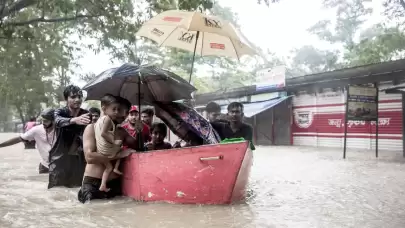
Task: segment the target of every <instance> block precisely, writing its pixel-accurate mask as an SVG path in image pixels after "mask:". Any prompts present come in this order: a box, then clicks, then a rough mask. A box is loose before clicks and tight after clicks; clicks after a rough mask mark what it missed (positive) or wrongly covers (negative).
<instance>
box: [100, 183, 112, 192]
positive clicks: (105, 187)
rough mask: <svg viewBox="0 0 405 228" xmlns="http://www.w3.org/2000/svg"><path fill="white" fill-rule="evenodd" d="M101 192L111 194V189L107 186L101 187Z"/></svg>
mask: <svg viewBox="0 0 405 228" xmlns="http://www.w3.org/2000/svg"><path fill="white" fill-rule="evenodd" d="M99 190H100V191H101V192H109V191H110V189H109V188H107V186H103V185H101V186H100V188H99Z"/></svg>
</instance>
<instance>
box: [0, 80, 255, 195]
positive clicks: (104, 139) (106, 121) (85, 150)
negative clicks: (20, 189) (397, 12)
mask: <svg viewBox="0 0 405 228" xmlns="http://www.w3.org/2000/svg"><path fill="white" fill-rule="evenodd" d="M63 96H64V98H65V100H66V106H65V107H62V108H58V109H55V110H54V109H46V110H44V111H43V112H42V113H41V114H40V116H41V119H42V124H41V125H37V126H34V127H32V128H31V129H29V130H28V131H26V132H24V133H23V134H21V135H20V136H19V137H14V138H11V139H9V140H7V141H5V142H3V143H0V147H6V146H10V145H14V144H17V143H19V142H26V141H35V142H36V146H37V150H38V151H39V154H40V157H41V161H40V164H39V173H49V183H48V188H52V187H56V186H65V187H78V186H81V188H80V190H79V192H78V200H79V201H80V202H82V203H85V202H88V201H90V200H93V199H102V198H111V197H114V196H117V195H120V194H121V178H120V176H121V174H122V173H121V172H120V170H119V165H120V159H121V158H124V157H126V156H128V155H129V154H131V153H133V152H136V151H138V152H139V151H143V152H144V151H150V150H165V149H171V148H173V147H181V144H180V143H175V144H174V145H171V144H170V143H169V142H166V141H165V138H166V136H167V132H168V128H167V126H166V124H164V123H161V122H156V123H153V122H152V120H153V116H154V111H153V109H144V110H142V113H141V115H140V113H139V111H140V110H138V108H137V107H136V106H133V105H131V103H130V102H129V101H128V100H126V99H124V98H122V97H117V96H113V95H109V94H106V95H105V96H104V97H103V98H102V99H101V110H100V109H97V108H90V109H89V110H88V111H87V110H84V109H82V108H81V105H82V101H83V94H82V91H81V89H80V88H79V87H77V86H74V85H70V86H68V87H66V88H65V90H64V92H63ZM187 108H188V109H190V110H192V108H191V107H187ZM206 112H207V115H208V121H209V123H210V125H211V126H212V128H213V129H214V130H215V132H216V133H217V134H218V135H219V137H220V138H221V139H226V138H244V139H245V140H249V141H252V136H253V133H252V127H251V126H250V125H248V124H245V123H243V104H241V103H238V102H234V103H231V104H230V105H228V114H226V115H222V114H221V107H220V106H219V105H218V104H217V103H215V102H210V103H209V104H208V105H207V106H206ZM140 117H141V118H140ZM169 127H170V125H169ZM186 141H187V140H186ZM187 142H188V144H186V145H183V146H191V145H194V146H195V145H199V141H198V142H197V143H192V142H189V141H187Z"/></svg>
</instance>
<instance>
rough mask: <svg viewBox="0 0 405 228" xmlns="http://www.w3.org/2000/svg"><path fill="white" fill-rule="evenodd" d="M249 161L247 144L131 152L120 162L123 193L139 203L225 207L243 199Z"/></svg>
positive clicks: (250, 157) (250, 155) (251, 156)
mask: <svg viewBox="0 0 405 228" xmlns="http://www.w3.org/2000/svg"><path fill="white" fill-rule="evenodd" d="M252 159H253V155H252V151H251V150H250V149H249V143H248V142H240V143H229V144H215V145H206V146H200V147H190V148H179V149H172V150H165V151H153V152H148V153H134V154H132V155H130V156H129V157H127V158H126V159H124V161H123V173H124V175H123V186H122V189H123V194H124V195H125V196H128V197H131V198H133V199H135V200H140V201H165V202H171V203H187V204H229V203H232V202H235V201H239V200H243V199H244V197H245V192H246V186H247V183H248V178H249V173H250V168H251V165H252Z"/></svg>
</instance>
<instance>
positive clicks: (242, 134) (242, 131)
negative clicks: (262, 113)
mask: <svg viewBox="0 0 405 228" xmlns="http://www.w3.org/2000/svg"><path fill="white" fill-rule="evenodd" d="M232 138H244V139H245V140H249V141H251V142H252V141H253V129H252V126H250V125H249V124H245V123H242V126H241V127H240V128H239V129H238V130H237V131H235V132H234V131H232Z"/></svg>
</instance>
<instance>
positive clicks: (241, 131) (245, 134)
mask: <svg viewBox="0 0 405 228" xmlns="http://www.w3.org/2000/svg"><path fill="white" fill-rule="evenodd" d="M228 118H229V121H230V127H231V130H232V138H244V139H245V140H249V141H250V142H251V148H252V149H254V147H253V129H252V126H250V125H249V124H246V123H243V104H242V103H239V102H232V103H230V104H229V105H228Z"/></svg>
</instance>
